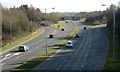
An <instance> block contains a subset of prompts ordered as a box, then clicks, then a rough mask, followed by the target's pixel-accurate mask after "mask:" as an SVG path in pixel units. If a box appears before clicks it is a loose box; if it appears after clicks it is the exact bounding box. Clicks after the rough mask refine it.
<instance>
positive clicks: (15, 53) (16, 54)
mask: <svg viewBox="0 0 120 72" xmlns="http://www.w3.org/2000/svg"><path fill="white" fill-rule="evenodd" d="M19 54H21V53H20V52H19V53H15V54H13V56H16V55H19Z"/></svg>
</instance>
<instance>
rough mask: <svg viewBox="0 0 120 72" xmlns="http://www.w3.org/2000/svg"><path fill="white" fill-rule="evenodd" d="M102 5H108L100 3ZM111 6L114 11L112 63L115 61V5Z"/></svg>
mask: <svg viewBox="0 0 120 72" xmlns="http://www.w3.org/2000/svg"><path fill="white" fill-rule="evenodd" d="M102 6H108V5H105V4H102ZM109 6H110V5H109ZM113 7H114V12H113V63H114V61H115V8H116V6H115V5H114V6H113Z"/></svg>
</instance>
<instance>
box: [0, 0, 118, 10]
mask: <svg viewBox="0 0 120 72" xmlns="http://www.w3.org/2000/svg"><path fill="white" fill-rule="evenodd" d="M119 1H120V0H0V2H1V3H2V6H3V7H5V8H10V7H13V6H15V7H19V6H20V5H22V4H27V5H28V6H30V5H31V4H32V5H33V7H35V8H52V7H55V9H54V10H52V9H48V10H47V12H81V11H96V10H97V11H99V10H105V9H106V7H102V6H101V5H102V4H103V3H104V4H107V5H110V4H116V5H118V2H119ZM107 7H109V6H107ZM41 10H42V11H43V12H44V10H43V9H41Z"/></svg>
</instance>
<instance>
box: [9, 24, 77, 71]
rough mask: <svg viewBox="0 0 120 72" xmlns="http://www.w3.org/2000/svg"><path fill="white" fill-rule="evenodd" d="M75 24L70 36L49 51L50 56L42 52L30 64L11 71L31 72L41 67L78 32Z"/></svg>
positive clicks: (27, 63)
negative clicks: (41, 64)
mask: <svg viewBox="0 0 120 72" xmlns="http://www.w3.org/2000/svg"><path fill="white" fill-rule="evenodd" d="M72 23H73V30H72V32H71V33H70V35H69V36H66V37H65V38H64V39H62V40H61V41H59V42H58V43H56V44H55V45H54V46H52V47H51V48H49V49H48V54H47V55H46V52H45V51H44V52H42V53H41V54H39V55H38V56H36V57H35V58H33V59H31V60H30V61H28V62H25V63H24V64H22V65H20V66H19V67H17V68H16V69H13V70H11V72H29V71H30V70H31V69H33V68H34V67H35V66H37V65H39V64H40V63H41V62H43V61H44V60H46V59H47V58H48V57H49V56H51V55H52V54H53V53H55V52H56V51H57V50H58V49H60V47H61V46H63V45H64V44H65V43H66V42H67V41H68V40H69V39H71V38H72V37H73V36H74V34H75V33H76V32H77V30H78V28H77V25H76V23H74V22H72Z"/></svg>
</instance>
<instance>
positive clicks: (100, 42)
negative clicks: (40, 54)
mask: <svg viewBox="0 0 120 72" xmlns="http://www.w3.org/2000/svg"><path fill="white" fill-rule="evenodd" d="M76 23H77V25H78V33H79V34H80V37H79V38H72V39H71V40H72V41H73V48H66V47H65V46H63V47H62V48H61V49H60V50H59V51H57V53H55V54H54V55H53V56H51V57H50V58H48V59H46V60H45V61H44V62H43V63H41V64H40V65H38V66H36V67H35V68H33V70H32V71H31V72H34V71H40V72H44V71H46V70H47V71H51V72H52V71H55V72H56V71H60V72H64V71H66V70H68V71H77V72H81V71H83V70H85V71H87V70H102V69H103V67H104V63H105V59H106V56H107V52H108V38H107V36H106V35H105V33H104V32H102V31H101V28H92V29H87V30H83V27H84V26H85V25H84V24H83V23H80V22H79V21H76Z"/></svg>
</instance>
